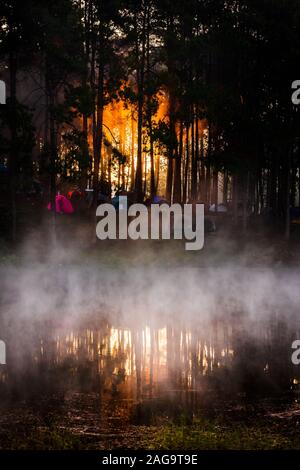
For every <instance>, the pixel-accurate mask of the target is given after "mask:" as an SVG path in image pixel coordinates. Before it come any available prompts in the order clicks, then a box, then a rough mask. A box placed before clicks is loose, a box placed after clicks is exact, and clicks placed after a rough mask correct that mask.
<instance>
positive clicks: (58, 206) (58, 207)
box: [48, 194, 74, 214]
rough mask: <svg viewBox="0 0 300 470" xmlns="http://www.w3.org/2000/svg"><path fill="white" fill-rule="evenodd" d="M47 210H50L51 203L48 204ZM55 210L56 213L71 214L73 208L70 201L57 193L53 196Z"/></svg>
mask: <svg viewBox="0 0 300 470" xmlns="http://www.w3.org/2000/svg"><path fill="white" fill-rule="evenodd" d="M48 210H49V211H50V210H51V203H50V202H49V204H48ZM55 211H56V213H57V214H73V212H74V209H73V206H72V203H71V201H69V199H67V198H66V197H65V196H63V195H62V194H58V195H57V196H56V198H55Z"/></svg>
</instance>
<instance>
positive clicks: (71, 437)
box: [5, 420, 300, 450]
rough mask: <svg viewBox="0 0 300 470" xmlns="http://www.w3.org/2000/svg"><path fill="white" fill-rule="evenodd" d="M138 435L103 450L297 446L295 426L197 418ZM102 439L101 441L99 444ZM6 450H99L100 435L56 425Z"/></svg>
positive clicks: (15, 439) (299, 438)
mask: <svg viewBox="0 0 300 470" xmlns="http://www.w3.org/2000/svg"><path fill="white" fill-rule="evenodd" d="M142 428H143V432H142V433H141V434H140V438H138V439H133V438H132V437H131V438H130V432H129V433H128V435H126V432H125V433H124V434H123V436H120V440H119V442H116V441H114V443H113V445H112V443H109V442H106V443H105V445H104V446H105V448H106V449H114V448H127V449H128V448H130V449H139V448H142V449H146V450H159V449H163V450H279V449H286V450H287V449H297V450H299V449H300V436H298V435H297V429H294V431H293V432H292V434H288V433H286V432H285V429H284V428H283V429H282V428H279V427H277V426H275V427H274V426H272V425H271V426H269V427H268V426H262V425H257V426H256V425H254V424H253V425H244V424H242V423H240V424H235V425H234V424H232V425H231V424H230V425H222V424H217V423H214V422H209V421H204V420H196V421H195V422H194V423H193V424H192V425H178V424H166V425H164V426H159V427H156V426H149V427H147V426H142ZM100 442H102V444H100ZM5 447H6V448H9V449H14V450H80V449H82V450H83V449H101V448H103V441H102V439H101V435H99V436H95V438H94V439H92V440H90V439H88V440H87V439H86V438H85V437H84V436H82V435H81V436H80V435H77V434H73V433H72V432H70V431H67V430H62V429H59V428H55V427H50V428H39V429H35V430H32V431H31V432H29V433H26V434H25V433H24V434H23V435H22V433H20V434H17V435H16V434H15V435H14V436H13V438H12V439H11V440H10V442H9V444H8V446H5Z"/></svg>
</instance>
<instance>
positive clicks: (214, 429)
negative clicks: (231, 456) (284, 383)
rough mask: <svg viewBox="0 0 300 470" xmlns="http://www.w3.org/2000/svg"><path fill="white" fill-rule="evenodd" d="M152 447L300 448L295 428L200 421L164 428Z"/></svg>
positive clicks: (172, 448) (189, 448) (212, 448)
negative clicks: (227, 424) (286, 431)
mask: <svg viewBox="0 0 300 470" xmlns="http://www.w3.org/2000/svg"><path fill="white" fill-rule="evenodd" d="M148 448H149V449H170V450H175V449H176V450H180V449H184V450H274V449H300V436H298V435H297V430H296V429H295V431H294V433H293V435H288V434H287V433H285V432H284V431H283V432H282V429H280V428H277V427H274V426H270V427H267V426H261V425H257V426H256V425H254V424H253V425H244V424H237V425H230V426H225V425H218V424H215V423H209V422H205V421H196V422H195V423H194V424H192V425H189V426H187V425H182V426H180V425H174V424H170V425H168V426H165V427H163V428H162V429H160V430H159V431H158V432H157V433H156V435H155V438H154V440H153V442H151V444H150V446H149V447H148Z"/></svg>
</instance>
